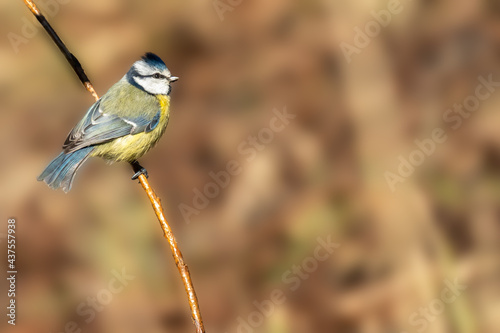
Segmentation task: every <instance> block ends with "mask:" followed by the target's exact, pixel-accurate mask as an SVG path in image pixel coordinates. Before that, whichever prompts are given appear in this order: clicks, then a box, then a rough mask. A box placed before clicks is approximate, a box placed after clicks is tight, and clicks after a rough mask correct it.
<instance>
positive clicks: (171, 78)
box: [168, 76, 179, 82]
mask: <svg viewBox="0 0 500 333" xmlns="http://www.w3.org/2000/svg"><path fill="white" fill-rule="evenodd" d="M177 80H179V78H178V77H177V76H171V77H170V78H169V79H168V81H170V82H175V81H177Z"/></svg>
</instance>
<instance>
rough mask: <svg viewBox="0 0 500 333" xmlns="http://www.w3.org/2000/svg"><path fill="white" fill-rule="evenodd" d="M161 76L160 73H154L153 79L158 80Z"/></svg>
mask: <svg viewBox="0 0 500 333" xmlns="http://www.w3.org/2000/svg"><path fill="white" fill-rule="evenodd" d="M162 76H163V75H161V74H160V73H154V74H153V77H154V78H155V79H159V78H161V77H162Z"/></svg>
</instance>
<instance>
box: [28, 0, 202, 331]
mask: <svg viewBox="0 0 500 333" xmlns="http://www.w3.org/2000/svg"><path fill="white" fill-rule="evenodd" d="M23 1H24V3H25V4H26V6H28V8H29V9H30V10H31V12H32V13H33V15H35V17H36V18H37V20H38V21H39V22H40V24H41V25H42V26H43V27H44V29H45V30H46V31H47V33H48V34H49V36H50V37H51V38H52V40H53V41H54V43H56V45H57V47H58V48H59V50H60V51H61V52H62V53H63V54H64V56H65V57H66V60H68V62H69V64H70V65H71V67H72V68H73V70H74V71H75V73H76V75H78V78H79V79H80V81H81V82H82V83H83V85H84V86H85V88H86V89H87V90H88V91H89V92H90V93H91V94H92V96H94V98H95V100H96V101H97V100H98V99H99V96H98V95H97V93H96V91H95V90H94V87H93V86H92V83H90V80H89V78H88V77H87V75H86V74H85V71H84V70H83V68H82V65H81V64H80V62H79V61H78V59H77V58H76V57H75V56H74V55H73V54H72V53H71V52H69V50H68V48H67V47H66V45H64V42H63V41H62V40H61V39H60V38H59V36H58V35H57V33H56V32H55V31H54V29H53V28H52V27H51V25H50V24H49V22H48V21H47V19H46V18H45V16H43V14H42V13H41V12H40V10H39V9H38V8H37V6H36V4H35V3H34V2H33V1H31V0H23ZM139 182H140V183H141V185H142V188H143V189H144V191H145V192H146V194H147V196H148V198H149V201H151V205H152V206H153V210H154V212H155V214H156V217H157V218H158V221H159V222H160V226H161V228H162V230H163V233H164V236H165V238H166V239H167V241H168V243H169V244H170V250H171V251H172V256H173V257H174V260H175V265H176V266H177V269H178V270H179V273H180V275H181V278H182V282H183V283H184V288H185V289H186V294H187V296H188V302H189V307H190V308H191V314H192V317H193V322H194V325H195V326H196V333H204V332H205V328H204V327H203V320H202V319H201V313H200V307H199V305H198V298H197V297H196V292H195V291H194V286H193V282H192V281H191V275H190V274H189V269H188V267H187V265H186V264H185V263H184V259H183V258H182V253H181V251H180V250H179V246H178V245H177V241H176V240H175V237H174V234H173V233H172V229H170V226H169V224H168V222H167V219H166V218H165V215H164V213H163V208H162V206H161V202H160V198H158V196H157V195H156V194H155V192H154V191H153V189H152V188H151V186H150V185H149V181H148V179H147V178H146V176H144V175H143V174H141V175H140V176H139Z"/></svg>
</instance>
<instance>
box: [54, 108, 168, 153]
mask: <svg viewBox="0 0 500 333" xmlns="http://www.w3.org/2000/svg"><path fill="white" fill-rule="evenodd" d="M101 100H102V99H99V100H98V101H97V102H96V103H94V104H93V105H92V106H91V107H90V109H89V110H88V111H87V114H86V115H85V116H84V117H83V119H82V120H80V122H79V123H78V124H77V125H76V126H75V128H73V129H72V130H71V132H70V133H69V134H68V137H67V138H66V141H65V142H64V145H63V149H64V152H65V153H70V152H73V151H76V150H78V149H81V148H84V147H88V146H92V145H96V144H101V143H105V142H108V141H111V140H113V139H117V138H119V137H122V136H125V135H129V134H137V133H141V132H150V131H152V130H153V129H155V128H156V126H158V123H159V121H160V115H161V111H160V110H159V111H158V112H157V113H156V114H155V115H154V116H153V117H151V116H149V115H148V114H144V115H139V116H133V117H131V116H119V115H117V114H115V112H109V113H106V112H104V111H103V108H102V106H101ZM113 111H115V110H113Z"/></svg>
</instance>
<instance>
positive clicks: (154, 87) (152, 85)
mask: <svg viewBox="0 0 500 333" xmlns="http://www.w3.org/2000/svg"><path fill="white" fill-rule="evenodd" d="M134 80H135V82H137V84H138V85H140V86H141V87H142V88H143V89H144V90H145V91H147V92H148V93H150V94H155V95H157V94H168V92H169V85H168V83H166V82H162V81H161V80H157V79H150V78H148V79H143V78H138V77H136V78H134Z"/></svg>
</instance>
